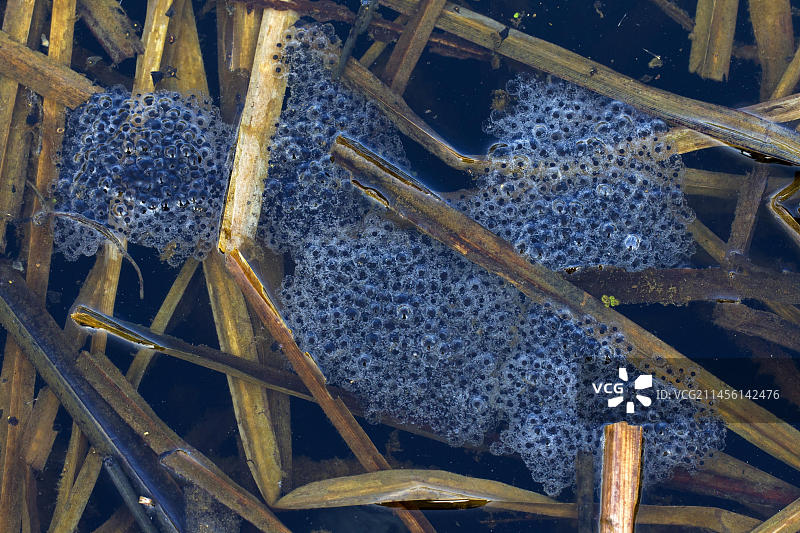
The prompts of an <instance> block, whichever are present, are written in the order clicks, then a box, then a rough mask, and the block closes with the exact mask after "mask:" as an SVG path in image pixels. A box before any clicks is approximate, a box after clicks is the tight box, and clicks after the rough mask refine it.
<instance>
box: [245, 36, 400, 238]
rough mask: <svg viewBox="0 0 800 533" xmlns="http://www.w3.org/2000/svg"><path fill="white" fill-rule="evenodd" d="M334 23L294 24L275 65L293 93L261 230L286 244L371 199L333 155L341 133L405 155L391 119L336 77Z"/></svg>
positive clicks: (354, 215)
mask: <svg viewBox="0 0 800 533" xmlns="http://www.w3.org/2000/svg"><path fill="white" fill-rule="evenodd" d="M335 38H336V36H335V34H334V32H333V29H332V27H331V26H329V25H328V26H312V27H309V28H297V29H293V30H292V31H290V32H289V33H288V34H287V35H286V36H285V39H284V42H283V43H282V45H283V46H282V48H283V56H282V58H281V63H280V64H278V66H277V67H276V69H279V70H281V71H282V72H284V73H285V75H286V76H287V78H288V80H287V81H288V96H287V98H286V103H285V107H284V110H283V112H282V113H281V119H280V122H279V124H278V128H277V133H276V134H275V137H274V138H273V142H272V145H271V147H270V161H269V171H268V176H269V178H268V179H267V182H266V184H265V192H264V198H263V203H262V208H261V209H262V211H261V214H262V216H261V220H262V225H261V237H262V239H263V240H264V241H265V242H267V243H269V244H270V245H271V246H272V247H274V248H277V249H281V250H283V249H286V247H287V246H288V245H290V244H291V243H296V242H299V241H301V240H302V239H303V238H304V237H305V236H306V235H308V234H309V232H312V231H315V229H314V228H317V227H319V228H324V227H330V226H343V225H346V224H350V223H353V222H356V221H358V220H359V219H360V218H361V217H362V216H363V215H364V213H365V212H366V210H367V208H368V205H369V204H368V203H367V202H366V200H364V199H363V197H362V196H361V195H360V194H358V193H356V192H354V189H353V185H352V184H351V182H350V174H349V173H348V172H347V171H346V170H343V169H342V168H340V167H338V166H336V165H332V164H331V162H330V153H329V151H330V147H331V142H332V141H333V139H334V138H335V135H336V134H337V133H341V134H343V135H346V136H349V137H352V138H354V139H366V140H367V141H368V142H367V144H368V145H369V146H373V147H375V148H376V150H377V151H378V153H380V154H381V155H383V156H384V157H387V158H389V159H392V160H394V161H397V162H398V163H400V164H402V163H404V162H405V156H404V151H403V147H402V144H401V143H400V139H399V137H398V136H397V133H396V130H395V128H394V126H393V125H392V123H391V122H390V121H389V120H388V119H387V118H386V117H385V116H384V115H383V114H382V113H381V112H380V110H379V109H378V107H377V106H376V105H375V104H374V103H372V102H371V101H369V100H367V99H366V98H364V97H363V96H362V95H361V94H358V93H354V92H351V91H349V90H343V89H342V86H341V84H340V83H338V82H334V81H333V80H332V79H331V76H330V74H329V71H328V70H327V69H326V68H325V67H330V66H332V65H334V64H336V62H337V61H338V59H339V54H338V52H337V51H336V50H335V49H334V48H333V47H331V42H332V41H333V40H334V39H335Z"/></svg>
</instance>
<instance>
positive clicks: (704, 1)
mask: <svg viewBox="0 0 800 533" xmlns="http://www.w3.org/2000/svg"><path fill="white" fill-rule="evenodd" d="M738 10H739V0H698V2H697V11H696V13H695V16H694V21H695V24H694V29H693V31H692V34H691V35H690V36H689V38H690V39H691V40H692V48H691V51H690V53H689V72H696V73H697V75H698V76H700V77H701V78H708V79H712V80H717V81H722V80H723V79H725V78H727V77H728V69H729V68H730V65H731V51H732V50H733V33H734V30H735V29H736V13H737V11H738Z"/></svg>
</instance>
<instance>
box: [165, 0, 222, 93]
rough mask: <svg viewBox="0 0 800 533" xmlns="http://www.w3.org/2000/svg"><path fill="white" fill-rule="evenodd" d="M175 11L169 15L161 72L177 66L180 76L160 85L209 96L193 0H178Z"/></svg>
mask: <svg viewBox="0 0 800 533" xmlns="http://www.w3.org/2000/svg"><path fill="white" fill-rule="evenodd" d="M172 9H173V11H174V12H175V13H174V14H173V15H172V17H170V22H169V26H168V28H167V44H165V45H164V55H163V56H162V58H161V69H160V70H161V71H162V72H166V70H167V69H168V68H170V67H172V68H176V69H177V75H176V76H174V77H172V76H167V77H165V78H164V79H163V80H161V83H160V84H159V88H161V89H165V90H167V91H177V92H182V93H184V94H198V95H202V96H205V97H206V98H208V97H209V95H210V94H211V93H210V92H209V90H208V80H207V79H206V70H205V66H204V65H203V54H202V52H201V50H200V36H199V35H198V33H197V23H196V21H195V18H194V9H193V8H192V2H191V0H188V1H187V0H176V2H175V3H173V4H172Z"/></svg>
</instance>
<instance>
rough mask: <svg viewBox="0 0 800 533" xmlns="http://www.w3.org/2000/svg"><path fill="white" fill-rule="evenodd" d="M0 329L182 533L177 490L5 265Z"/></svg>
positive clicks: (0, 267)
mask: <svg viewBox="0 0 800 533" xmlns="http://www.w3.org/2000/svg"><path fill="white" fill-rule="evenodd" d="M0 323H2V325H3V327H5V329H6V330H7V331H8V332H9V333H10V334H11V335H12V336H13V337H14V339H15V340H16V341H17V343H18V344H19V346H20V347H21V348H22V350H23V351H24V352H25V355H26V356H27V357H28V358H29V359H30V360H31V362H32V363H33V365H34V366H35V367H36V371H37V372H38V373H39V374H40V375H41V376H42V378H44V380H45V381H46V382H47V384H48V385H49V386H50V388H51V389H52V390H53V391H54V392H55V394H56V396H58V399H59V401H60V402H61V404H62V405H63V406H64V408H65V409H66V410H67V411H68V412H69V414H70V415H71V416H72V418H73V420H74V421H75V423H76V424H78V426H80V428H81V431H83V432H84V433H85V434H86V436H87V437H88V438H89V440H90V441H91V442H92V444H93V445H94V446H95V447H96V448H97V450H98V452H99V453H101V454H103V455H110V456H113V457H114V458H115V459H116V460H117V461H118V462H119V464H120V465H121V466H122V467H123V468H124V469H125V472H126V474H127V475H128V476H129V477H130V479H131V480H132V481H133V482H134V483H135V485H136V488H137V490H139V491H141V492H142V493H143V494H146V495H148V496H150V497H151V498H152V499H153V501H154V502H155V506H156V509H157V510H158V511H159V512H160V513H162V514H164V515H165V516H166V518H167V519H168V520H169V521H170V522H171V523H172V524H173V525H174V527H175V528H176V529H177V530H178V531H183V520H184V509H183V498H182V496H181V493H180V488H179V487H178V485H177V484H176V483H175V481H174V480H173V479H172V478H171V477H170V476H169V474H168V473H167V472H166V471H165V470H164V469H163V468H162V467H161V466H160V465H159V464H158V457H157V456H156V455H155V454H154V453H153V452H152V451H151V450H149V449H148V448H147V446H146V445H145V443H144V442H143V441H142V439H141V438H140V437H139V436H138V435H137V434H136V432H134V431H133V429H132V428H131V427H130V426H129V425H127V424H126V423H125V422H124V421H123V419H122V417H121V416H120V415H119V414H118V413H117V412H116V411H114V409H113V408H112V407H111V406H110V405H109V404H108V403H107V402H106V401H105V400H104V399H103V398H102V396H101V395H100V394H99V393H98V392H97V390H95V389H94V388H93V387H92V386H91V384H90V383H89V381H88V380H87V378H86V377H85V376H84V375H83V374H82V373H81V372H80V370H79V369H78V368H77V365H76V364H75V362H76V359H77V354H76V353H74V352H71V351H69V349H68V348H67V347H68V346H69V342H68V341H67V339H66V338H65V337H64V332H63V331H62V330H61V328H59V327H58V325H57V324H56V323H55V321H54V320H53V317H51V316H50V314H49V313H48V312H47V310H46V309H45V308H44V305H43V304H42V303H41V302H40V301H39V299H37V298H36V297H35V295H33V294H32V293H31V291H30V290H29V289H28V287H27V285H26V284H25V281H24V280H23V279H22V277H20V276H19V274H18V273H17V272H16V271H14V269H13V268H12V267H11V266H10V264H8V263H7V262H2V263H0Z"/></svg>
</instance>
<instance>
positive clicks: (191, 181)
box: [53, 88, 233, 265]
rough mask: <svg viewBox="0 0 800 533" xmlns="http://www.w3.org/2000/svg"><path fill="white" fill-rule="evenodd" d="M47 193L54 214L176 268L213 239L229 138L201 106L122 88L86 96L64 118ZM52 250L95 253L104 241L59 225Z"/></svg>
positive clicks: (225, 127)
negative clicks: (148, 251)
mask: <svg viewBox="0 0 800 533" xmlns="http://www.w3.org/2000/svg"><path fill="white" fill-rule="evenodd" d="M64 139H65V140H64V145H63V147H62V152H61V164H60V172H59V177H58V180H57V181H56V183H55V185H54V188H55V190H54V191H53V192H54V195H55V198H56V201H57V203H56V210H57V211H62V212H68V213H73V214H77V215H80V216H81V217H84V218H86V219H89V220H90V221H93V222H96V223H99V224H102V225H104V226H106V227H108V228H110V229H112V230H113V231H114V232H115V233H117V234H118V235H119V236H120V237H122V238H125V239H127V240H128V241H129V242H133V243H137V244H141V245H144V246H148V247H152V248H155V249H156V250H158V251H159V252H160V253H162V255H163V256H164V257H165V258H167V260H168V262H169V263H170V264H171V265H178V264H180V263H181V262H182V261H183V260H184V259H186V258H187V257H191V256H194V257H196V258H198V259H202V258H203V257H205V254H206V253H207V252H208V251H209V250H210V249H211V248H212V246H213V245H214V243H215V242H216V240H217V233H218V230H219V217H220V213H221V209H222V202H223V197H224V192H225V187H226V183H227V178H228V172H227V170H228V168H227V164H228V163H227V161H228V153H229V151H230V147H231V144H232V142H233V131H232V128H230V126H228V125H226V124H224V123H223V122H222V120H221V119H220V116H219V112H218V111H217V110H216V108H214V107H213V106H212V105H211V104H210V103H209V102H207V101H203V100H201V99H199V98H197V97H195V96H184V95H181V94H179V93H171V92H159V93H154V94H143V95H142V94H136V95H131V94H130V93H128V92H127V91H126V90H125V89H123V88H114V89H112V90H111V91H109V92H104V93H98V94H95V95H93V96H92V97H91V98H90V99H89V101H88V102H86V103H85V104H83V105H82V106H80V107H78V108H76V109H75V110H74V111H72V112H71V113H70V114H69V117H68V121H67V127H66V131H65V136H64ZM55 232H56V233H55V242H56V244H57V246H58V249H59V250H60V251H61V252H62V253H64V255H65V256H66V257H67V258H68V259H70V260H73V259H76V258H77V257H78V256H79V255H94V254H95V253H96V252H97V248H98V246H99V245H100V244H102V243H103V241H104V240H105V239H106V237H105V236H103V235H102V234H101V233H99V232H98V231H96V230H95V229H93V228H92V227H91V225H87V224H81V223H79V222H77V221H76V220H75V219H74V218H69V219H67V218H58V219H57V222H56V228H55Z"/></svg>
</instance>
